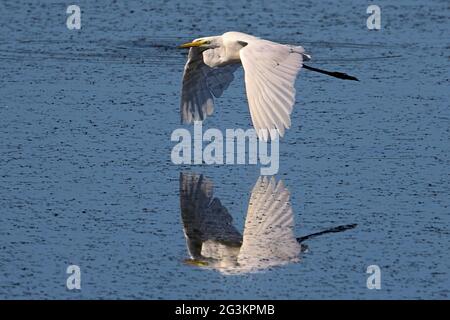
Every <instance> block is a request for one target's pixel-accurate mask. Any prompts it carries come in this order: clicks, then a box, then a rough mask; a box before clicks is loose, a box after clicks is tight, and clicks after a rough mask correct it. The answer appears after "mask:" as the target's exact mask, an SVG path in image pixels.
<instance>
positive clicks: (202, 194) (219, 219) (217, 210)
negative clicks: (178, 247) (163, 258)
mask: <svg viewBox="0 0 450 320" xmlns="http://www.w3.org/2000/svg"><path fill="white" fill-rule="evenodd" d="M180 206H181V217H182V220H183V225H184V233H185V236H186V242H187V246H188V250H189V253H190V255H191V257H192V258H194V259H196V258H199V257H200V254H201V253H202V245H203V243H205V242H208V243H209V244H211V243H213V242H218V243H221V244H224V245H229V246H240V244H241V241H242V236H241V234H240V233H239V232H238V231H237V230H236V229H235V227H234V226H233V225H232V222H233V218H232V217H231V215H230V214H229V213H228V211H227V209H226V208H225V207H224V206H222V204H221V202H220V200H219V199H217V198H213V185H212V182H211V181H210V180H209V179H207V178H205V177H204V176H203V175H198V174H195V173H181V175H180Z"/></svg>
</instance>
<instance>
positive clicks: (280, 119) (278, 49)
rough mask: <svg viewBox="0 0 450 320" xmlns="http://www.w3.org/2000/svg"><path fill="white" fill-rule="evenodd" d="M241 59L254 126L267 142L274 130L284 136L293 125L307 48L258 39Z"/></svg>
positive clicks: (242, 54) (242, 51)
mask: <svg viewBox="0 0 450 320" xmlns="http://www.w3.org/2000/svg"><path fill="white" fill-rule="evenodd" d="M240 57H241V62H242V66H243V67H244V72H245V86H246V91H247V99H248V104H249V107H250V114H251V117H252V122H253V126H254V127H255V129H256V131H257V132H258V135H259V136H260V138H262V139H264V140H265V141H267V140H268V137H269V130H270V129H276V130H277V131H278V133H279V135H280V136H283V135H284V130H285V128H286V129H287V128H289V127H290V125H291V119H290V114H291V112H292V108H293V105H294V103H295V87H294V83H295V79H296V77H297V74H298V72H299V71H300V68H301V67H302V63H303V57H304V49H303V48H302V47H293V46H288V45H283V44H278V43H275V42H271V41H267V40H262V39H256V40H253V41H249V43H248V45H247V46H246V47H244V48H243V49H241V50H240ZM272 138H273V137H272Z"/></svg>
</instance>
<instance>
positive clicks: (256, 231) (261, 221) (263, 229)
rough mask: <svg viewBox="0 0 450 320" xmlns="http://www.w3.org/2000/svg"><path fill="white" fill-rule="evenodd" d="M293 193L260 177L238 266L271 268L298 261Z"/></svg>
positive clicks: (273, 181) (250, 208)
mask: <svg viewBox="0 0 450 320" xmlns="http://www.w3.org/2000/svg"><path fill="white" fill-rule="evenodd" d="M293 229H294V217H293V212H292V207H291V204H290V194H289V190H288V189H287V188H286V187H285V186H284V183H283V181H279V182H278V184H277V183H276V182H275V179H274V178H273V177H272V179H268V178H267V177H260V178H259V179H258V181H257V182H256V184H255V187H254V188H253V190H252V194H251V197H250V201H249V206H248V211H247V219H246V221H245V229H244V235H243V242H242V247H241V250H240V252H239V255H238V263H239V265H240V266H242V267H244V268H255V269H261V268H267V267H270V266H275V265H281V264H285V263H288V262H291V261H295V260H297V259H298V255H299V254H300V245H299V243H298V242H297V241H296V239H295V236H294V231H293Z"/></svg>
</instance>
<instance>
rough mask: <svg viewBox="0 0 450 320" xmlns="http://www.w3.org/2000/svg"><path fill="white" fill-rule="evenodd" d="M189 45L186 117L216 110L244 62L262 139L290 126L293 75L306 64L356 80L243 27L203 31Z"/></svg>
mask: <svg viewBox="0 0 450 320" xmlns="http://www.w3.org/2000/svg"><path fill="white" fill-rule="evenodd" d="M180 48H190V50H189V56H188V61H187V63H186V65H185V67H184V74H183V88H182V93H181V118H182V119H181V120H182V122H183V123H191V122H192V121H203V120H204V119H205V118H206V117H207V116H209V115H211V114H212V112H213V110H214V98H213V97H216V98H218V97H220V96H221V95H222V93H223V92H224V91H225V90H226V89H227V88H228V86H229V85H230V83H231V82H232V81H233V79H234V77H233V73H234V71H235V70H236V69H237V68H238V67H239V66H240V65H242V66H243V68H244V73H245V86H246V91H247V99H248V104H249V109H250V115H251V118H252V122H253V126H254V128H255V130H256V132H257V133H258V136H259V137H260V138H262V139H263V140H264V141H267V140H268V137H269V136H270V137H271V138H272V139H273V138H274V136H275V135H276V134H279V135H280V136H281V137H282V136H283V135H284V131H285V129H288V128H289V127H290V126H291V119H290V114H291V112H292V108H293V106H294V103H295V87H294V83H295V79H296V77H297V74H298V72H299V71H300V69H301V68H302V67H303V68H305V69H308V70H311V71H315V72H319V73H323V74H326V75H330V76H333V77H336V78H339V79H345V80H358V79H357V78H355V77H352V76H349V75H347V74H345V73H341V72H330V71H325V70H321V69H317V68H313V67H309V66H306V65H304V64H303V62H304V61H308V60H310V59H311V56H310V55H308V54H306V53H305V50H304V49H303V47H301V46H292V45H285V44H279V43H276V42H272V41H268V40H264V39H260V38H257V37H254V36H251V35H248V34H245V33H241V32H226V33H224V34H223V35H221V36H213V37H204V38H199V39H195V40H194V41H192V42H189V43H185V44H183V45H181V46H180Z"/></svg>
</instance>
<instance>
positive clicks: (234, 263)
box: [180, 173, 355, 274]
mask: <svg viewBox="0 0 450 320" xmlns="http://www.w3.org/2000/svg"><path fill="white" fill-rule="evenodd" d="M180 205H181V217H182V220H183V225H184V233H185V236H186V243H187V247H188V251H189V254H190V256H191V259H189V260H186V262H187V263H188V264H192V265H196V266H202V267H208V268H212V269H216V270H218V271H220V272H223V273H227V274H229V273H245V272H254V271H258V270H262V269H266V268H269V267H274V266H279V265H283V264H287V263H289V262H297V261H299V254H300V252H301V249H302V246H301V245H300V242H302V241H304V240H306V239H309V238H311V237H314V236H316V235H319V234H323V233H327V232H338V231H343V230H346V229H349V228H353V227H354V226H355V225H348V226H340V227H338V228H333V229H329V230H326V231H323V232H320V233H317V234H312V235H309V236H306V237H302V238H298V239H296V238H295V236H294V233H293V228H294V217H293V212H292V207H291V204H290V194H289V190H288V189H287V188H286V187H285V186H284V183H283V181H279V182H278V183H276V182H275V179H274V178H273V177H272V178H271V179H269V178H267V177H260V178H259V179H258V181H257V182H256V184H255V186H254V187H253V190H252V193H251V196H250V201H249V205H248V210H247V218H246V221H245V227H244V234H243V236H241V234H240V233H239V232H238V231H237V230H236V228H235V227H234V226H233V224H232V217H231V215H230V214H229V213H228V210H227V209H226V208H225V207H224V206H223V205H222V203H221V202H220V200H219V199H218V198H215V197H214V196H213V185H212V182H211V181H210V180H209V179H207V178H205V177H204V176H203V175H197V174H194V173H182V174H181V175H180Z"/></svg>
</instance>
